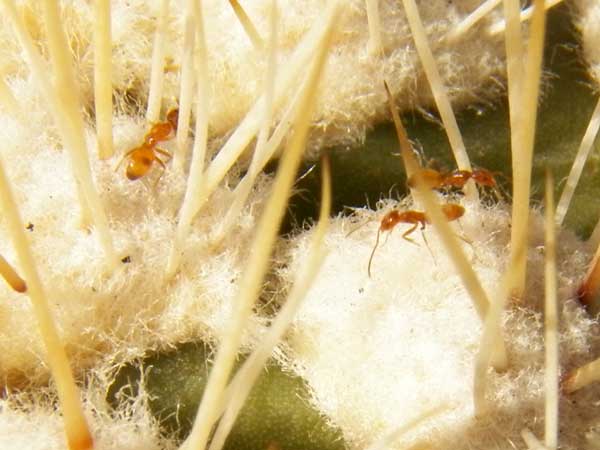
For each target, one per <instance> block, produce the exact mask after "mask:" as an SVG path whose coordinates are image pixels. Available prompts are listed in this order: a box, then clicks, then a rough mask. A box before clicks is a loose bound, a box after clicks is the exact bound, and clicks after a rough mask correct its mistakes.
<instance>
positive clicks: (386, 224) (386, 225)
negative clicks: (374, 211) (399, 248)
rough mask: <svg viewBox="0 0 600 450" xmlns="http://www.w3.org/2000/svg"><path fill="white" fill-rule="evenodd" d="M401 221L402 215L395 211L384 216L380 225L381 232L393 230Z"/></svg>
mask: <svg viewBox="0 0 600 450" xmlns="http://www.w3.org/2000/svg"><path fill="white" fill-rule="evenodd" d="M399 219H400V213H399V212H398V211H396V210H395V209H394V210H392V211H390V212H389V213H387V214H386V215H385V216H383V219H381V224H380V225H379V229H380V230H381V231H388V230H391V229H392V228H394V227H395V226H396V224H397V223H398V221H399Z"/></svg>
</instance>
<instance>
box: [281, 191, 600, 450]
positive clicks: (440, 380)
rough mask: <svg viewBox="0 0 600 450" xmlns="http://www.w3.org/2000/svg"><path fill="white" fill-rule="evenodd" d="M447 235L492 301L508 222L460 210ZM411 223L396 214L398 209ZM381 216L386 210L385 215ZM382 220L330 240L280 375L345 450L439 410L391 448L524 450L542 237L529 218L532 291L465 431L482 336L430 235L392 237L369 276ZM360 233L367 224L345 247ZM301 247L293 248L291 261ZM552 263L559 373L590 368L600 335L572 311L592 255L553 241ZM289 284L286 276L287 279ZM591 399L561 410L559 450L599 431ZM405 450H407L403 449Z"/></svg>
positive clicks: (594, 391) (507, 327)
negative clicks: (285, 373)
mask: <svg viewBox="0 0 600 450" xmlns="http://www.w3.org/2000/svg"><path fill="white" fill-rule="evenodd" d="M464 206H465V208H466V210H467V212H466V215H465V216H464V217H463V218H461V219H460V221H459V222H455V225H454V229H455V231H456V233H457V234H459V235H460V236H462V237H463V238H464V239H466V240H468V241H469V243H464V244H463V245H462V246H463V249H464V251H465V252H466V253H467V255H468V256H469V258H470V260H471V263H472V265H473V267H474V269H475V271H476V273H477V275H478V277H479V278H480V280H481V282H482V284H483V286H484V287H485V289H486V291H487V292H488V293H490V295H491V294H492V293H493V292H494V290H495V289H497V288H498V283H499V279H500V277H501V275H502V272H503V270H504V269H505V265H506V261H507V257H508V253H507V244H508V241H509V234H510V228H509V221H510V213H509V211H508V210H507V209H506V208H505V207H501V206H497V207H494V208H491V209H488V208H486V207H482V206H476V205H473V204H466V205H464ZM400 207H401V208H402V209H404V208H407V209H410V208H411V205H410V203H409V202H407V201H405V202H404V204H403V205H401V206H400ZM390 208H391V203H387V204H386V206H385V208H384V209H385V211H388V210H389V209H390ZM383 214H384V211H383V210H380V211H378V212H373V211H366V210H364V211H360V212H359V214H358V217H359V219H358V220H354V219H352V220H350V219H347V218H338V219H337V220H336V221H335V222H334V223H333V224H332V226H331V230H330V234H329V235H328V237H327V248H328V250H329V252H330V253H329V255H328V257H327V259H326V261H325V262H324V265H323V269H322V270H321V272H320V274H319V275H318V277H317V279H316V281H315V282H314V284H313V287H312V288H311V290H310V291H309V294H308V296H307V298H306V300H305V303H304V304H303V306H302V308H301V310H300V311H299V313H298V315H297V316H296V318H295V321H294V325H293V329H292V331H291V332H290V335H289V338H288V340H287V343H286V345H287V346H288V352H289V356H290V360H289V362H288V364H290V365H291V367H292V368H293V369H294V370H295V371H296V372H297V373H299V374H300V375H301V376H302V377H304V378H305V379H306V380H307V381H308V383H309V385H310V388H311V390H312V395H313V401H314V404H315V405H316V407H317V408H318V409H319V410H321V411H323V412H324V413H325V414H326V415H327V416H328V417H329V418H330V419H331V421H332V422H333V423H334V424H335V425H338V426H340V427H341V429H342V431H343V433H344V437H345V438H346V440H347V442H348V443H349V445H350V447H351V448H353V449H364V448H366V447H367V446H369V445H371V444H374V443H375V442H377V441H378V440H379V439H381V438H382V437H383V436H385V435H387V434H388V433H391V432H393V431H394V430H396V429H401V428H402V427H404V426H406V425H407V424H409V423H410V422H411V421H413V420H415V419H417V418H419V417H421V416H422V415H424V414H427V412H428V411H431V410H436V409H437V408H441V410H438V412H437V414H436V415H434V416H433V417H431V418H430V419H429V420H424V421H422V422H421V423H419V425H418V426H415V427H413V428H410V429H409V431H408V432H407V433H405V434H404V435H402V436H401V438H400V439H398V440H397V442H395V444H394V445H392V446H391V447H390V448H398V449H403V448H430V449H440V450H441V449H465V450H466V449H507V450H508V449H513V448H515V447H514V445H515V443H516V445H517V447H516V448H522V447H523V443H522V440H521V438H520V432H521V430H522V429H523V428H525V427H528V428H529V429H531V430H533V431H534V432H535V433H536V434H537V435H538V436H542V435H543V422H542V421H540V420H539V418H540V417H543V405H544V400H543V399H544V382H543V379H544V378H543V377H544V344H543V319H542V312H541V310H542V308H543V307H542V305H543V224H542V218H541V216H540V215H539V214H538V213H535V212H534V213H533V219H532V222H533V223H532V226H531V238H532V242H531V251H530V256H529V264H528V266H529V272H528V273H529V284H528V285H527V292H526V295H525V299H526V300H525V301H524V302H523V303H521V304H512V305H510V306H509V307H508V308H507V310H506V312H505V314H504V316H503V332H504V338H505V341H506V347H507V353H508V358H509V366H508V369H507V370H506V371H505V372H503V373H496V372H494V371H493V370H491V369H490V370H489V371H488V374H487V376H488V389H487V400H488V402H489V408H488V409H487V410H486V411H485V413H484V414H483V415H481V416H480V417H477V418H476V417H474V405H473V378H474V369H473V367H474V362H475V357H476V354H477V352H478V350H479V342H480V337H481V333H482V323H481V321H480V319H479V317H478V315H477V313H476V311H475V309H474V307H473V304H472V303H471V300H470V298H469V296H468V294H467V293H466V291H465V289H464V288H463V285H462V283H461V281H460V279H459V276H458V274H457V273H456V272H455V270H454V268H453V266H452V264H451V261H450V260H449V259H448V258H447V257H446V256H445V253H446V252H445V251H444V249H443V248H442V247H441V244H440V242H439V241H438V238H437V236H436V234H435V231H433V230H432V229H431V226H428V227H427V228H426V230H425V231H424V236H426V239H427V242H428V244H429V250H428V248H427V246H426V244H425V242H424V240H423V235H422V234H421V233H420V231H415V232H414V234H413V235H411V236H410V237H411V238H413V239H414V241H415V242H416V243H417V245H415V244H413V243H410V242H408V241H406V240H405V239H403V238H402V237H401V233H403V232H404V231H406V229H408V227H410V225H407V224H399V225H397V229H396V230H395V231H393V233H392V234H391V235H390V236H389V238H388V237H386V236H382V243H381V244H380V246H379V248H378V249H377V252H376V253H375V256H374V259H373V266H372V278H369V277H368V275H367V263H368V259H369V254H370V252H371V250H372V248H373V244H374V241H375V236H376V233H377V228H378V226H379V223H378V221H379V220H380V219H381V217H382V216H383ZM366 219H370V220H371V222H370V223H369V224H368V225H366V226H363V227H361V228H360V229H358V230H357V231H355V232H353V233H352V234H350V235H349V236H348V233H349V232H350V231H351V230H352V229H353V228H355V227H356V225H357V223H360V222H362V221H364V220H366ZM309 235H310V233H306V235H305V236H304V237H302V238H300V239H298V241H297V242H296V243H295V244H294V246H293V249H292V255H293V260H296V261H298V260H301V259H300V258H301V257H302V256H303V254H304V252H305V249H306V245H307V239H308V237H309ZM559 239H560V242H561V245H560V248H559V254H558V267H559V286H560V288H559V298H560V306H559V310H560V315H561V318H560V320H561V324H560V354H561V370H568V369H570V368H572V367H575V366H577V365H578V364H581V363H583V362H584V361H585V360H586V358H589V354H590V353H591V354H592V355H593V354H598V351H599V350H600V341H599V340H598V338H597V334H598V326H597V323H596V322H595V321H594V320H592V319H591V318H589V317H588V316H587V314H586V313H585V312H584V311H583V310H582V308H581V307H579V306H578V304H576V302H575V301H574V300H573V299H572V296H573V291H574V289H575V285H574V282H573V280H577V277H578V276H579V275H580V274H581V268H582V267H584V266H585V263H586V261H587V258H588V257H589V253H588V251H587V249H586V248H585V245H583V244H582V243H581V242H579V241H578V240H577V239H576V238H575V237H574V236H573V235H572V234H570V233H568V232H562V233H561V234H560V237H559ZM289 270H290V271H292V272H293V270H294V264H292V265H291V266H290V269H289ZM599 393H600V389H599V388H598V387H597V386H595V387H590V388H588V389H586V390H584V391H582V392H581V393H577V394H575V395H573V396H569V397H566V396H561V400H560V437H559V442H560V445H561V447H560V448H561V449H573V450H574V449H582V448H586V445H587V444H586V442H587V441H586V439H585V436H584V435H585V433H587V432H589V431H592V429H593V426H595V424H596V423H597V417H598V415H597V410H596V406H595V405H596V402H597V398H598V394H599ZM413 446H414V447H413Z"/></svg>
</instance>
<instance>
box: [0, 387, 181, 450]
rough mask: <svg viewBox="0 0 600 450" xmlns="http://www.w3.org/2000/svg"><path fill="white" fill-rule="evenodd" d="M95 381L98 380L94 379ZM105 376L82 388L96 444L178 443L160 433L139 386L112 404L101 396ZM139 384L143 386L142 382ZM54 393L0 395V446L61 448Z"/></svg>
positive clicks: (108, 448)
mask: <svg viewBox="0 0 600 450" xmlns="http://www.w3.org/2000/svg"><path fill="white" fill-rule="evenodd" d="M96 381H98V380H96ZM105 383H106V380H104V381H103V382H102V383H100V385H97V384H91V385H89V386H88V387H86V389H85V391H84V392H83V408H84V412H85V415H86V419H87V422H88V424H89V426H90V429H91V431H92V434H93V436H94V449H96V450H174V449H175V448H177V446H176V443H175V442H174V441H171V440H169V439H166V438H164V437H163V436H161V432H160V429H159V424H158V422H157V420H156V419H155V418H154V417H152V415H151V413H150V410H149V408H148V398H147V395H146V394H145V393H144V392H143V391H140V393H139V394H138V395H137V397H135V398H130V399H128V400H127V401H124V402H122V403H121V404H120V406H119V408H118V409H116V410H115V409H113V408H112V406H110V405H109V404H108V403H107V402H106V399H105V396H106V392H105V388H104V387H102V386H101V385H104V384H105ZM140 389H141V388H140ZM54 395H55V394H53V393H50V392H48V391H47V390H42V389H38V390H37V391H36V392H35V393H28V394H9V395H8V396H7V397H6V398H3V399H2V400H0V409H1V411H2V414H0V448H2V449H19V450H64V449H65V448H67V442H66V439H65V432H64V419H63V417H62V415H61V414H60V413H59V412H58V411H56V406H55V405H54V404H53V402H55V401H56V399H55V398H54Z"/></svg>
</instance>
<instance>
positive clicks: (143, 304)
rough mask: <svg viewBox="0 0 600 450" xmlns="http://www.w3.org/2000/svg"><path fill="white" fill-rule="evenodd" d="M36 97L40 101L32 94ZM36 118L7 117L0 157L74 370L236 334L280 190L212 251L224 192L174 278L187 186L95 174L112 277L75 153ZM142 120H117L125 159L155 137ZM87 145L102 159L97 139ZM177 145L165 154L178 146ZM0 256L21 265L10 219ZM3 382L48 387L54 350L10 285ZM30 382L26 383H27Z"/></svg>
mask: <svg viewBox="0 0 600 450" xmlns="http://www.w3.org/2000/svg"><path fill="white" fill-rule="evenodd" d="M12 88H13V89H14V90H15V92H18V93H19V98H20V99H21V102H22V105H24V106H25V105H30V104H31V105H32V106H33V105H35V103H36V102H38V101H39V100H38V98H37V97H36V96H35V89H33V88H32V86H31V85H30V84H28V83H26V82H18V83H17V82H15V83H12ZM30 93H34V94H33V95H30ZM35 106H36V108H33V107H32V108H31V112H30V113H29V114H28V115H27V118H26V120H23V121H21V120H20V118H19V117H16V118H12V117H10V114H6V113H4V112H3V111H1V110H0V121H1V122H2V123H3V124H5V126H4V127H2V128H1V129H0V139H1V140H2V141H3V142H4V143H5V145H3V146H2V149H0V152H1V156H2V159H3V161H5V167H6V171H7V173H8V175H9V178H10V180H11V182H12V184H13V188H14V191H15V197H16V199H17V202H18V204H19V208H20V211H21V215H22V217H23V221H24V223H25V224H30V228H31V230H30V232H28V236H29V238H30V243H31V246H32V250H33V253H34V258H35V261H36V263H37V265H38V269H39V271H40V275H41V277H42V282H43V283H44V285H45V287H46V289H47V292H48V295H49V299H50V307H51V309H52V311H53V314H54V317H55V319H56V321H57V323H58V324H59V327H60V329H61V332H62V337H63V341H64V343H65V345H66V347H67V350H68V353H69V355H70V356H71V362H72V366H73V367H74V369H75V370H76V371H80V370H81V369H83V368H86V367H89V366H93V365H94V364H95V363H97V362H98V361H99V360H111V359H114V360H115V361H117V362H118V361H124V360H129V359H131V358H133V357H136V356H140V355H142V354H144V353H145V352H146V351H149V350H152V349H156V348H164V347H165V346H169V345H173V344H175V343H178V342H183V341H189V340H197V339H203V340H206V341H207V342H214V341H215V339H216V338H217V337H218V336H220V335H221V333H222V332H223V331H224V330H225V328H226V326H227V319H228V316H229V314H230V310H231V306H232V301H233V298H234V296H235V294H236V290H237V281H238V278H239V276H240V273H241V271H242V269H243V267H244V264H245V261H246V259H247V251H248V246H247V243H248V242H249V241H250V239H251V237H252V235H253V231H254V222H255V217H256V214H258V213H260V210H261V207H262V203H263V200H264V199H265V197H266V195H267V192H268V187H269V185H270V181H269V179H268V178H267V177H263V178H262V179H261V180H260V181H259V183H258V185H257V186H256V188H255V190H254V193H253V196H252V198H251V201H250V203H249V206H248V207H247V208H246V209H244V210H243V212H242V214H241V216H240V217H239V219H238V221H237V223H236V228H235V229H234V230H233V232H232V234H231V236H230V238H229V239H228V240H227V241H226V243H225V244H223V245H222V246H221V247H219V248H213V247H212V246H211V243H210V239H209V236H210V234H211V233H212V232H213V231H214V228H215V227H216V226H217V225H218V223H219V221H220V220H221V218H222V217H223V216H224V214H225V212H226V211H227V207H228V205H229V204H230V203H231V191H230V190H229V188H227V187H222V188H219V189H217V191H216V192H215V194H214V195H213V197H212V198H211V200H212V201H211V203H210V206H209V207H208V208H207V209H206V210H205V211H204V212H203V214H201V215H200V216H199V217H198V218H197V220H196V221H195V222H194V224H193V226H192V230H191V233H190V236H189V238H188V239H187V241H186V254H185V256H184V259H183V261H182V265H181V270H180V272H179V274H178V275H177V276H176V277H175V279H174V280H171V281H168V282H167V281H165V279H164V272H165V267H166V261H167V257H168V254H169V251H170V243H171V241H172V238H173V236H174V233H175V226H176V220H177V213H178V209H179V207H180V205H181V201H182V198H183V193H184V189H185V185H184V182H185V180H184V179H183V178H182V177H180V176H179V177H178V175H176V174H175V173H174V172H173V171H171V170H167V171H165V172H164V173H163V174H162V177H161V178H160V180H158V183H156V181H157V178H158V177H159V176H160V174H161V169H160V167H159V165H158V164H155V168H154V169H153V170H152V171H151V172H150V173H149V174H148V175H147V176H146V177H145V178H147V180H146V181H143V180H138V181H135V182H133V181H130V180H128V179H127V178H126V177H125V165H124V164H123V165H121V166H120V167H119V169H118V170H117V171H115V170H114V168H115V166H116V165H117V162H118V159H119V158H113V159H112V160H110V161H108V162H107V161H98V160H97V159H96V158H95V157H94V156H93V155H92V158H91V159H92V168H93V172H94V174H95V178H96V183H97V186H98V190H99V192H100V196H101V198H102V201H103V204H104V208H105V210H106V214H107V216H108V219H109V223H110V230H111V233H112V237H113V239H114V241H115V247H116V249H117V251H118V252H119V257H120V258H126V257H129V259H130V262H129V263H119V268H118V270H117V271H116V272H115V273H114V274H113V275H112V276H111V275H107V274H105V273H104V258H103V253H102V249H101V248H100V246H99V243H98V239H97V236H96V233H95V232H93V231H92V233H90V232H89V231H88V230H84V229H81V228H80V226H79V223H78V220H79V217H78V213H77V210H78V208H77V207H76V204H75V203H76V202H77V196H76V190H75V185H74V180H73V177H72V175H71V171H70V164H69V160H68V156H67V154H66V153H65V152H64V151H63V150H62V149H60V147H58V145H59V144H58V142H57V138H56V136H55V135H54V132H53V131H52V128H51V127H50V126H49V123H51V121H50V120H49V118H48V117H47V116H46V114H45V112H44V111H43V110H42V111H40V108H39V105H35ZM146 131H147V130H146V126H145V125H144V122H143V119H142V118H140V117H129V116H117V117H115V120H114V136H115V140H114V142H115V148H116V149H117V152H118V154H119V155H120V154H122V153H124V152H125V151H126V150H128V149H130V148H132V147H134V146H137V145H139V144H140V143H141V142H142V139H143V135H144V133H145V132H146ZM89 140H90V144H89V145H88V148H89V149H90V151H91V152H93V151H94V150H93V149H94V145H93V144H92V142H93V138H92V135H90V139H89ZM174 145H175V144H174V141H171V142H169V143H166V144H165V145H164V147H165V148H167V149H171V150H173V149H174ZM0 253H2V254H3V255H4V256H5V257H6V258H7V259H8V260H9V261H12V262H14V261H15V256H14V251H13V248H12V246H11V240H10V237H9V236H8V234H7V232H6V229H5V224H4V221H3V219H2V218H0ZM0 297H2V299H3V300H2V302H0V322H1V323H2V333H1V334H0V377H1V378H2V379H3V380H6V381H7V382H9V383H10V384H12V383H14V384H17V385H18V384H21V383H30V382H33V383H38V382H43V381H45V379H46V378H47V368H46V367H45V365H44V364H43V361H44V359H45V356H44V355H45V349H44V348H43V346H42V343H41V341H40V339H39V336H38V331H37V326H36V322H35V319H34V317H33V314H32V311H31V308H30V304H29V299H28V298H27V297H26V296H25V295H22V294H17V293H16V292H14V291H12V290H11V289H10V288H9V287H8V286H7V285H6V283H4V282H3V281H1V282H0ZM263 322H264V319H261V318H259V317H258V316H254V318H253V322H252V326H251V327H250V331H248V333H247V335H246V340H245V345H250V344H251V342H253V341H254V340H255V338H256V336H255V334H256V333H257V332H259V331H258V330H259V329H260V328H261V327H262V326H263ZM23 377H26V379H23Z"/></svg>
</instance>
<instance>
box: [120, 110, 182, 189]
mask: <svg viewBox="0 0 600 450" xmlns="http://www.w3.org/2000/svg"><path fill="white" fill-rule="evenodd" d="M178 117H179V109H178V108H174V109H172V110H170V111H169V112H168V113H167V120H166V121H165V122H158V123H155V124H154V125H152V128H150V131H148V133H146V136H144V142H143V143H142V145H140V146H139V147H135V148H133V149H131V150H129V151H128V152H127V153H125V155H124V156H123V158H122V159H121V161H120V162H119V164H118V165H117V169H118V168H119V166H120V165H121V164H122V162H123V161H124V160H125V159H126V158H129V162H128V163H127V168H126V169H125V175H126V176H127V178H129V179H130V180H132V181H133V180H137V179H138V178H141V177H143V176H144V175H146V174H147V173H148V172H149V171H150V169H151V168H152V164H154V162H157V163H159V164H160V165H161V167H162V169H163V172H164V171H165V170H166V166H165V161H163V160H162V159H161V158H159V157H158V155H159V154H160V155H162V156H165V157H166V158H168V159H171V154H170V153H169V152H168V151H166V150H164V149H162V148H159V147H157V144H158V143H159V142H163V141H167V140H169V139H171V138H172V137H173V134H174V133H175V132H176V131H177V119H178ZM115 170H116V169H115ZM161 176H162V174H161ZM158 180H160V176H159V177H158ZM158 180H156V182H157V183H158Z"/></svg>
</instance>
